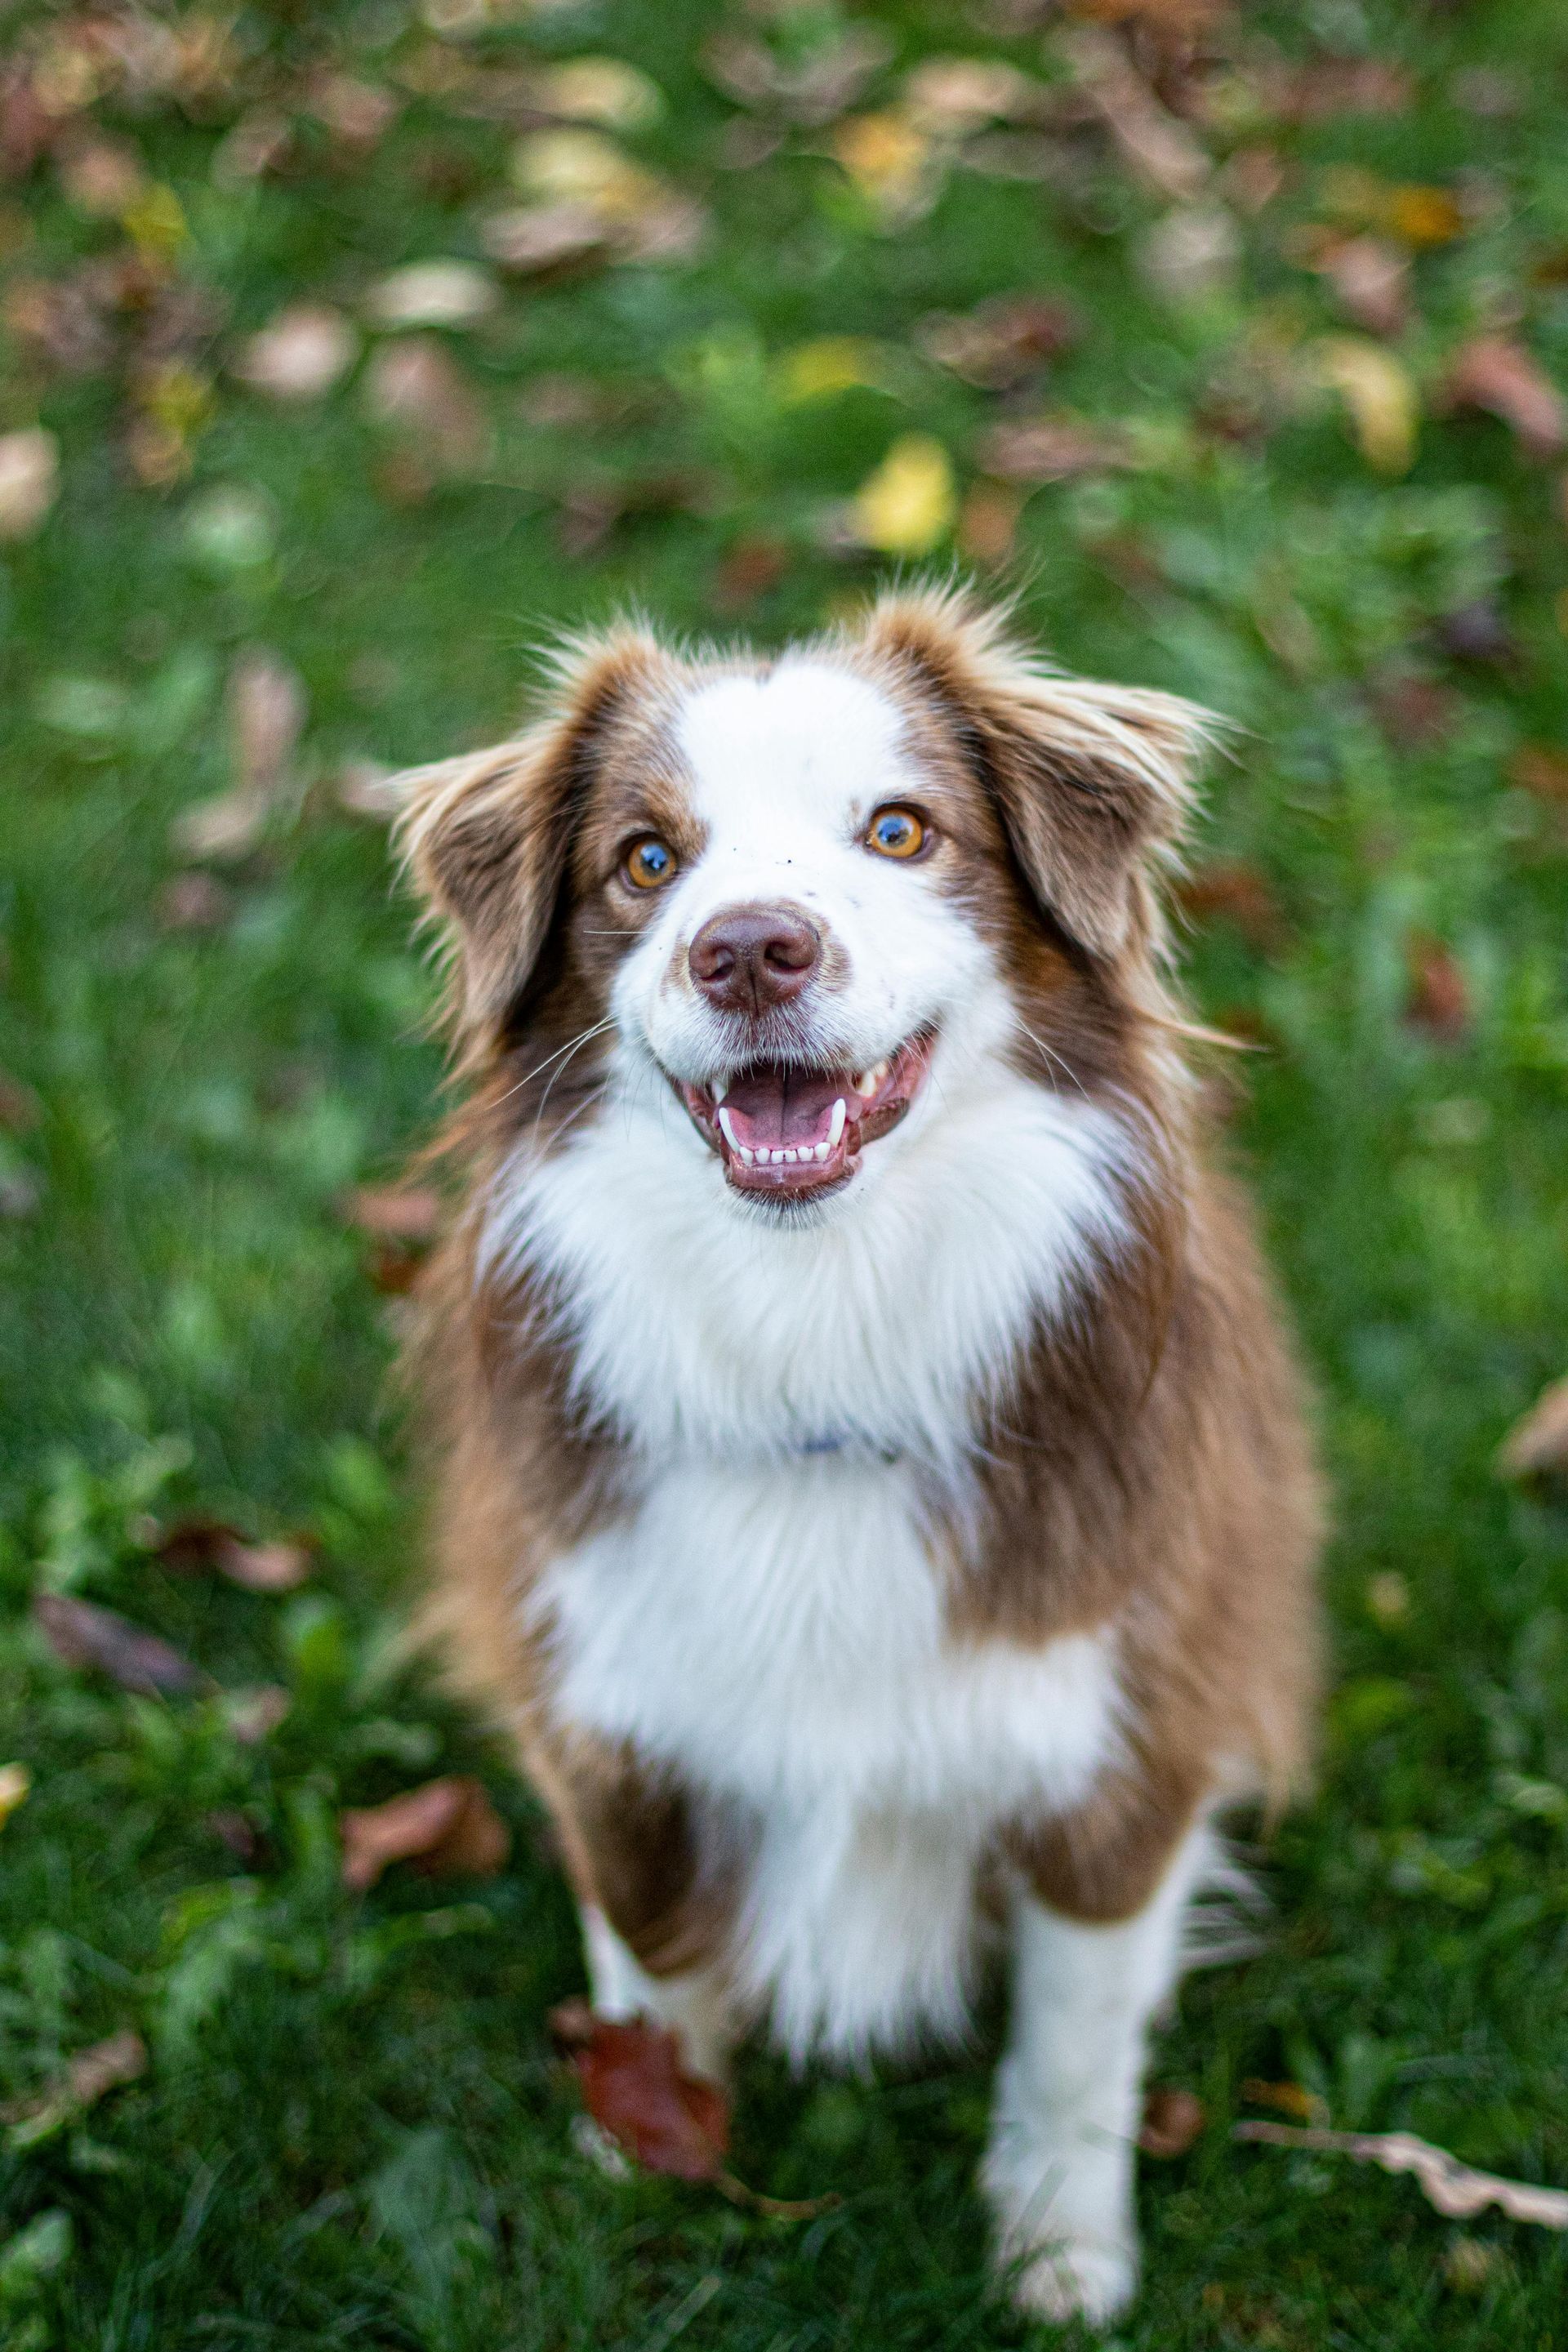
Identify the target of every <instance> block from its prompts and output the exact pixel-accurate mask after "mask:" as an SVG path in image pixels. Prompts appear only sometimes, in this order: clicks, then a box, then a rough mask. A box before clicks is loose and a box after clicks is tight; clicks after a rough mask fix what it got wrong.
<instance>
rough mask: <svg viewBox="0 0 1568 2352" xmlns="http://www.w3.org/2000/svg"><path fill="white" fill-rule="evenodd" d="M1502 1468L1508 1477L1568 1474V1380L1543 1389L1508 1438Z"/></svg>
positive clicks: (1500, 1462) (1503, 1447)
mask: <svg viewBox="0 0 1568 2352" xmlns="http://www.w3.org/2000/svg"><path fill="white" fill-rule="evenodd" d="M1498 1468H1499V1470H1500V1472H1501V1474H1502V1475H1503V1476H1504V1477H1505V1478H1539V1477H1542V1476H1544V1475H1549V1474H1552V1473H1555V1474H1557V1475H1563V1473H1565V1472H1568V1378H1564V1379H1563V1380H1560V1381H1552V1386H1551V1387H1550V1388H1549V1389H1544V1390H1542V1393H1541V1395H1540V1396H1538V1397H1537V1398H1536V1400H1535V1402H1534V1403H1533V1404H1532V1405H1531V1408H1530V1411H1529V1412H1527V1413H1526V1414H1525V1415H1524V1417H1523V1419H1522V1420H1521V1421H1519V1422H1516V1423H1515V1424H1514V1426H1513V1428H1512V1429H1510V1432H1509V1433H1508V1435H1507V1437H1505V1438H1504V1440H1503V1443H1502V1447H1501V1450H1500V1453H1499V1454H1498Z"/></svg>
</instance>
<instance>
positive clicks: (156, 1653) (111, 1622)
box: [33, 1592, 214, 1698]
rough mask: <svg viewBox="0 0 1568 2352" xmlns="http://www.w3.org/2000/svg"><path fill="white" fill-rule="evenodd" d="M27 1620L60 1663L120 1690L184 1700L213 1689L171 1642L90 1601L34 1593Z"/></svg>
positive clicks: (204, 1676)
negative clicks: (95, 1673)
mask: <svg viewBox="0 0 1568 2352" xmlns="http://www.w3.org/2000/svg"><path fill="white" fill-rule="evenodd" d="M33 1621H34V1622H35V1624H37V1626H38V1628H39V1629H40V1631H41V1632H42V1633H43V1634H44V1636H45V1638H46V1639H47V1642H48V1643H49V1646H50V1648H51V1649H52V1650H53V1651H54V1653H55V1655H56V1656H57V1657H58V1658H59V1659H61V1660H62V1661H63V1663H64V1664H66V1665H68V1666H89V1667H93V1668H96V1669H97V1671H98V1672H99V1673H100V1674H105V1675H108V1676H109V1677H110V1681H111V1682H116V1683H118V1684H119V1685H120V1687H121V1690H129V1691H140V1692H141V1693H142V1695H143V1696H146V1697H150V1698H158V1697H163V1698H184V1697H188V1696H191V1695H192V1694H193V1693H195V1692H205V1691H210V1690H212V1688H213V1687H214V1685H213V1683H212V1680H211V1678H210V1676H208V1675H205V1674H204V1673H203V1672H202V1670H201V1668H200V1667H199V1666H196V1665H193V1664H192V1663H191V1661H190V1659H189V1658H187V1657H184V1655H182V1654H181V1653H180V1652H179V1651H178V1650H176V1649H174V1647H173V1646H172V1644H171V1643H168V1642H165V1641H163V1640H161V1639H160V1638H159V1636H158V1635H157V1634H156V1633H145V1632H143V1630H142V1627H141V1626H140V1625H133V1624H132V1622H131V1621H130V1619H129V1618H128V1617H121V1616H120V1615H119V1613H118V1612H116V1611H114V1610H112V1609H100V1608H99V1607H98V1605H97V1604H96V1603H95V1602H94V1601H75V1600H71V1599H69V1598H68V1596H67V1595H66V1594H64V1593H54V1592H40V1593H39V1594H37V1597H36V1599H35V1600H34V1602H33Z"/></svg>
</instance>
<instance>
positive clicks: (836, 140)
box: [832, 113, 942, 228]
mask: <svg viewBox="0 0 1568 2352" xmlns="http://www.w3.org/2000/svg"><path fill="white" fill-rule="evenodd" d="M832 147H833V156H834V161H835V162H836V163H839V164H840V165H841V166H842V167H843V169H844V170H845V171H846V172H847V173H848V175H849V177H850V179H851V180H852V181H853V182H854V184H855V185H856V187H857V188H858V190H859V191H860V194H862V195H863V196H864V197H865V199H866V201H867V203H868V205H870V206H871V207H872V209H873V211H874V212H875V213H876V214H877V215H878V218H879V220H880V221H881V223H882V225H883V226H884V227H888V228H891V227H894V226H906V225H907V224H908V223H910V221H912V220H914V219H915V218H916V217H917V216H918V215H919V214H920V213H921V212H922V211H924V210H925V209H926V207H927V206H928V205H930V204H931V203H932V202H934V200H935V197H936V194H937V190H938V188H939V186H940V184H941V178H942V159H941V157H940V155H939V153H938V151H937V148H936V144H935V142H933V141H932V140H931V138H929V137H928V135H927V134H926V132H925V131H921V129H919V128H918V126H917V125H916V124H915V123H913V122H911V121H910V120H909V118H908V117H907V116H906V115H902V114H893V113H884V114H851V115H848V116H847V117H846V119H845V120H844V121H842V122H840V123H839V124H838V125H837V129H836V130H835V131H834V133H833V141H832Z"/></svg>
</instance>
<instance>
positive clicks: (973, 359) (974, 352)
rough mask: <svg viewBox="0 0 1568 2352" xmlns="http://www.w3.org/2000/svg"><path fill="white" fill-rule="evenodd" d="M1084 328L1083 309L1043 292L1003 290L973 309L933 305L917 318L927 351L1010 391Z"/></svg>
mask: <svg viewBox="0 0 1568 2352" xmlns="http://www.w3.org/2000/svg"><path fill="white" fill-rule="evenodd" d="M1082 331H1083V330H1082V325H1081V322H1080V320H1079V316H1078V313H1077V311H1075V310H1071V309H1069V308H1068V304H1067V303H1065V302H1058V301H1057V300H1055V299H1052V298H1051V297H1049V296H1046V295H1038V294H1003V295H998V296H994V298H993V299H991V300H990V301H988V302H982V303H981V304H980V305H979V306H978V308H977V309H975V310H963V311H953V310H932V311H930V312H928V313H927V315H926V316H925V317H924V318H923V319H920V320H916V322H915V330H914V333H915V341H916V342H917V343H918V345H919V347H920V349H921V351H922V352H924V353H925V355H926V357H927V358H928V359H931V360H934V361H935V362H936V363H937V365H938V366H939V367H944V368H950V369H951V370H952V373H953V374H954V375H958V376H962V377H963V380H964V382H965V383H975V384H979V385H980V386H981V387H982V388H983V389H984V390H985V391H988V392H1006V391H1009V390H1011V388H1012V387H1013V385H1015V384H1016V383H1023V382H1024V381H1025V380H1026V378H1027V377H1029V376H1031V375H1033V374H1035V373H1037V371H1038V370H1039V369H1040V368H1042V367H1044V366H1046V365H1047V364H1048V363H1049V362H1051V361H1052V360H1055V359H1058V358H1059V357H1060V356H1061V354H1062V353H1063V352H1067V351H1070V350H1071V348H1072V346H1073V345H1074V343H1076V342H1077V341H1078V340H1079V336H1080V335H1081V333H1082Z"/></svg>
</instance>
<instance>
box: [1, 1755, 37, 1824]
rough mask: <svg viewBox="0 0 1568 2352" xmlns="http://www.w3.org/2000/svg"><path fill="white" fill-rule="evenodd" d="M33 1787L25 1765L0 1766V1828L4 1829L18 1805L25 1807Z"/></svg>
mask: <svg viewBox="0 0 1568 2352" xmlns="http://www.w3.org/2000/svg"><path fill="white" fill-rule="evenodd" d="M32 1786H33V1776H32V1774H31V1773H30V1772H29V1771H28V1769H27V1768H26V1765H25V1764H0V1827H4V1825H5V1822H8V1821H9V1820H10V1818H11V1816H12V1814H13V1813H14V1812H15V1811H16V1808H17V1806H18V1805H25V1804H26V1801H27V1797H28V1794H29V1792H30V1790H31V1789H32Z"/></svg>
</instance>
